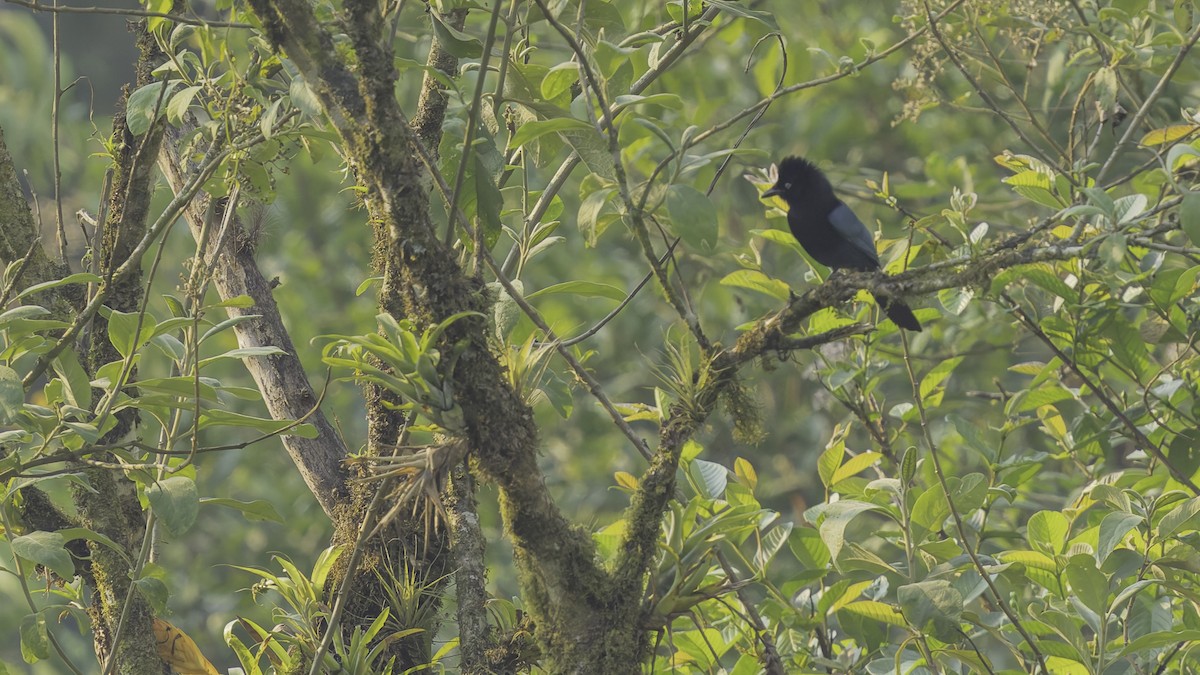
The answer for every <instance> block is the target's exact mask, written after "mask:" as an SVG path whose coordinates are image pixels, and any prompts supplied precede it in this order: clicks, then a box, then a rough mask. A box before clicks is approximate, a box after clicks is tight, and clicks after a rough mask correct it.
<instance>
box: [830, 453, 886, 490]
mask: <svg viewBox="0 0 1200 675" xmlns="http://www.w3.org/2000/svg"><path fill="white" fill-rule="evenodd" d="M882 456H883V455H881V454H879V453H878V452H872V451H867V452H864V453H862V454H859V455H855V456H854V457H851V458H850V459H848V460H846V463H845V464H843V465H841V466H840V467H838V469H837V471H834V472H833V476H832V477H830V479H829V480H830V483H829V484H830V486H831V487H832V486H834V485H837V484H838V483H840V482H842V481H843V480H845V479H847V478H850V477H851V476H855V475H858V474H859V473H861V472H863V471H866V470H867V469H868V468H870V467H871V466H874V465H875V463H876V462H878V461H879V458H880V457H882Z"/></svg>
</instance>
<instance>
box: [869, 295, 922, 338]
mask: <svg viewBox="0 0 1200 675" xmlns="http://www.w3.org/2000/svg"><path fill="white" fill-rule="evenodd" d="M876 299H877V300H878V301H879V304H880V305H882V306H883V312H884V313H885V314H887V318H889V319H891V320H892V323H894V324H896V325H897V326H899V327H901V328H903V329H905V330H912V331H916V332H918V333H919V332H921V322H919V321H917V316H916V315H915V314H913V311H912V310H911V309H910V308H909V307H908V305H906V304H904V303H903V302H900V301H899V300H893V299H891V298H888V297H882V298H876Z"/></svg>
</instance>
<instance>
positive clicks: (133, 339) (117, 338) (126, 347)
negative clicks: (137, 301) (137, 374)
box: [101, 309, 157, 358]
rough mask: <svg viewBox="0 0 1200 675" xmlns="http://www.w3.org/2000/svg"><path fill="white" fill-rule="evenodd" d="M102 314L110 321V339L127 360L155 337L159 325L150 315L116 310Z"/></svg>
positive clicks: (105, 311)
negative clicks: (155, 330)
mask: <svg viewBox="0 0 1200 675" xmlns="http://www.w3.org/2000/svg"><path fill="white" fill-rule="evenodd" d="M101 314H104V315H105V317H104V318H105V319H107V320H108V339H109V340H110V341H112V344H113V347H116V348H117V352H118V353H120V354H121V356H123V357H125V358H129V355H130V354H132V353H133V352H134V351H135V350H137V349H138V348H139V347H141V346H142V345H144V344H146V343H147V342H149V341H150V338H152V337H154V329H155V328H156V327H157V323H156V322H155V321H154V319H153V318H151V316H150V315H149V314H145V315H143V314H140V313H137V312H121V311H117V310H115V309H106V310H101ZM139 323H140V324H141V326H140V328H139V325H138V324H139Z"/></svg>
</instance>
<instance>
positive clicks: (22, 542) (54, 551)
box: [12, 530, 75, 581]
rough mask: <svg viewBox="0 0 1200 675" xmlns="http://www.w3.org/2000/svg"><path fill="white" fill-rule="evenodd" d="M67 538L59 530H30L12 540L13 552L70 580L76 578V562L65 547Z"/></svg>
mask: <svg viewBox="0 0 1200 675" xmlns="http://www.w3.org/2000/svg"><path fill="white" fill-rule="evenodd" d="M65 545H66V540H65V539H64V538H63V535H62V534H61V533H58V532H42V531H40V530H39V531H37V532H30V533H29V534H23V535H21V536H19V537H16V538H14V539H13V540H12V550H13V553H16V554H17V555H19V556H21V557H22V558H24V559H26V560H28V561H30V562H34V563H37V564H38V565H41V566H43V567H45V568H47V569H49V570H51V571H52V572H54V573H55V574H57V575H58V576H59V577H60V578H62V579H65V580H67V581H70V580H71V579H74V578H75V562H74V561H73V560H72V559H71V554H70V553H68V552H67V549H66V547H65Z"/></svg>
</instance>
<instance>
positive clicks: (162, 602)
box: [133, 577, 171, 614]
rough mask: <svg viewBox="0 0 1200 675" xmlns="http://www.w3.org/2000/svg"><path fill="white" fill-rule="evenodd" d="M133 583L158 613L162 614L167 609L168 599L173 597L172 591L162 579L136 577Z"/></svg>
mask: <svg viewBox="0 0 1200 675" xmlns="http://www.w3.org/2000/svg"><path fill="white" fill-rule="evenodd" d="M133 585H134V587H135V588H137V590H138V593H141V594H142V597H144V598H146V600H147V601H148V602H149V603H150V606H151V607H153V608H154V611H155V612H156V613H159V614H161V613H163V612H165V611H166V610H167V601H168V600H169V599H170V598H171V591H170V590H169V589H168V588H167V584H166V583H165V582H164V581H163V580H162V579H158V578H155V577H142V578H141V579H135V580H134V581H133Z"/></svg>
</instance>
